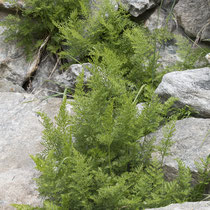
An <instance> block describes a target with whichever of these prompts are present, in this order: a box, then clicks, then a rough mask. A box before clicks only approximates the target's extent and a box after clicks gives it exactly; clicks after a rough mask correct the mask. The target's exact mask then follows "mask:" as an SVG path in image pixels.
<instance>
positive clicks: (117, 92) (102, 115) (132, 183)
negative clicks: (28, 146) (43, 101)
mask: <svg viewBox="0 0 210 210" xmlns="http://www.w3.org/2000/svg"><path fill="white" fill-rule="evenodd" d="M90 71H91V72H92V75H93V76H92V77H91V78H90V79H89V81H88V83H87V86H86V89H88V90H89V91H85V90H84V86H83V80H84V73H82V74H81V75H80V76H79V78H78V81H77V88H76V92H75V101H74V102H73V106H74V113H75V115H74V116H70V115H69V113H68V112H67V111H66V109H65V107H66V103H68V102H67V101H66V96H64V100H63V103H62V105H61V108H60V112H59V114H58V116H57V117H56V118H55V125H54V124H53V123H52V122H51V120H50V119H49V118H48V117H47V116H46V115H45V114H41V113H39V114H40V116H41V117H42V119H43V125H44V127H45V130H44V132H43V140H44V141H43V144H44V146H45V150H44V151H43V152H42V153H41V154H39V155H36V156H33V157H32V158H33V160H34V162H35V163H36V168H37V169H38V170H39V171H40V172H41V175H40V177H39V178H37V184H38V189H39V192H40V194H41V195H42V196H44V197H45V198H46V201H45V203H44V207H43V208H40V209H49V208H50V206H51V207H53V208H55V209H120V208H126V209H136V208H138V209H139V208H140V209H141V208H148V207H159V206H164V205H168V204H170V203H173V202H183V201H187V200H189V199H190V192H191V191H192V187H191V184H190V182H191V174H190V171H189V169H188V168H185V167H184V165H183V164H182V163H181V162H178V163H179V174H178V176H177V178H176V179H175V180H173V181H171V182H168V181H166V180H165V179H164V173H163V169H162V165H161V162H159V161H157V160H155V159H153V158H152V153H153V152H154V151H156V152H158V151H160V154H161V156H162V158H164V157H165V156H167V155H169V154H170V145H171V144H172V142H171V139H170V137H171V135H172V133H173V131H174V127H173V123H172V121H171V119H173V120H174V119H175V117H169V118H167V117H168V115H167V113H168V112H169V111H170V110H171V107H172V105H173V102H174V100H172V99H170V100H169V101H167V102H166V103H165V104H161V103H160V102H159V100H158V98H156V97H152V100H151V101H150V102H149V101H148V102H147V103H146V105H145V108H144V110H143V111H142V113H141V114H139V113H138V111H137V108H136V102H135V101H134V98H135V95H133V94H132V91H131V90H130V89H129V88H128V85H127V82H126V80H124V79H123V77H122V76H121V75H118V73H116V72H119V71H116V66H115V65H110V66H109V68H108V69H107V68H105V67H104V66H98V65H96V64H95V63H94V64H93V65H92V68H91V69H90ZM64 95H65V94H64ZM168 121H170V122H171V123H170V126H169V127H168V130H167V131H165V134H164V136H165V140H163V141H162V143H161V144H162V145H159V146H158V147H157V146H156V145H155V144H154V141H155V140H154V139H152V140H149V139H147V138H144V139H143V138H142V137H143V136H145V135H147V134H149V133H150V132H153V131H155V130H156V129H157V128H158V127H159V125H160V124H164V123H166V122H168ZM73 136H74V138H73ZM73 139H74V140H73ZM15 206H16V207H17V208H19V207H20V206H18V205H15ZM25 207H26V209H33V207H29V206H25ZM37 209H38V208H37Z"/></svg>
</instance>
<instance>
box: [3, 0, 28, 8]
mask: <svg viewBox="0 0 210 210" xmlns="http://www.w3.org/2000/svg"><path fill="white" fill-rule="evenodd" d="M17 6H18V7H24V2H23V0H15V4H14V3H12V2H10V1H9V0H0V8H2V9H8V10H15V9H16V8H17Z"/></svg>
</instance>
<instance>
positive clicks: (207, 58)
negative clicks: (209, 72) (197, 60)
mask: <svg viewBox="0 0 210 210" xmlns="http://www.w3.org/2000/svg"><path fill="white" fill-rule="evenodd" d="M205 58H206V60H207V61H208V62H209V64H210V53H208V54H207V55H206V56H205Z"/></svg>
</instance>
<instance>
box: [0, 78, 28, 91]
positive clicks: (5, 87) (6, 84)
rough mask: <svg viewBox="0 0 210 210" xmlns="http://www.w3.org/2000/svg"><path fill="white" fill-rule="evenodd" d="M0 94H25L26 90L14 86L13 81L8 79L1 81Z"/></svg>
mask: <svg viewBox="0 0 210 210" xmlns="http://www.w3.org/2000/svg"><path fill="white" fill-rule="evenodd" d="M0 92H19V93H24V92H25V90H24V89H23V88H22V87H20V86H19V85H15V84H13V83H12V82H11V81H9V80H6V79H0Z"/></svg>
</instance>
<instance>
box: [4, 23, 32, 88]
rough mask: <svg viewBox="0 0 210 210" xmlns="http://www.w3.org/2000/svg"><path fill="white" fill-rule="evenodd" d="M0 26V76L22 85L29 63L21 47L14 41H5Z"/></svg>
mask: <svg viewBox="0 0 210 210" xmlns="http://www.w3.org/2000/svg"><path fill="white" fill-rule="evenodd" d="M3 31H4V29H3V27H1V26H0V78H6V79H7V80H9V81H11V82H13V83H14V84H17V85H19V86H21V87H22V85H23V83H24V81H25V77H26V75H27V73H28V71H29V67H30V63H29V62H27V61H26V56H25V54H24V51H23V49H21V48H17V46H16V44H15V43H5V42H4V38H5V37H4V36H3V35H2V33H3Z"/></svg>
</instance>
